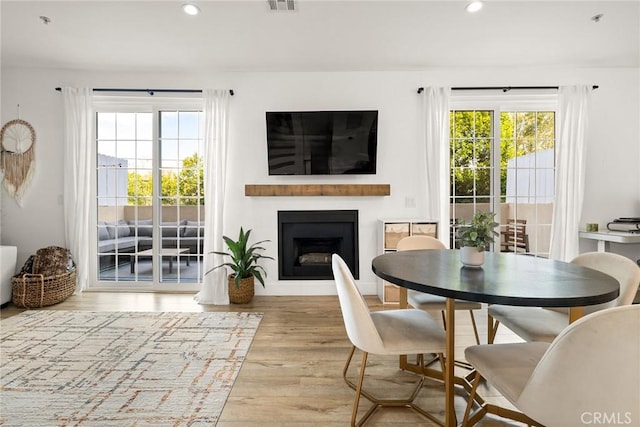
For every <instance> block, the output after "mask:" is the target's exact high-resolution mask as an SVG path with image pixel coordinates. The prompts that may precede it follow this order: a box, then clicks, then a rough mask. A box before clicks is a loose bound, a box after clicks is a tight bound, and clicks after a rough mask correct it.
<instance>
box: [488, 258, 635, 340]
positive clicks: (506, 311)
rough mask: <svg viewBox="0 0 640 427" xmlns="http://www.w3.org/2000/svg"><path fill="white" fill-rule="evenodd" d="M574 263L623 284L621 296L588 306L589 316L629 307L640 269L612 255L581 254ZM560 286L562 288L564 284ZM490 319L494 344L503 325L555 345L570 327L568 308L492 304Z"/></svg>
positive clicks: (586, 311) (531, 338)
mask: <svg viewBox="0 0 640 427" xmlns="http://www.w3.org/2000/svg"><path fill="white" fill-rule="evenodd" d="M571 263H573V264H577V265H581V266H583V267H588V268H591V269H594V270H598V271H600V272H602V273H605V274H608V275H609V276H612V277H614V278H615V279H616V280H618V282H620V295H619V296H618V298H617V299H615V300H613V301H610V302H608V303H604V304H598V305H593V306H587V307H585V308H584V312H585V314H589V313H593V312H595V311H598V310H602V309H603V308H608V307H614V306H622V305H629V304H631V303H632V302H633V298H634V297H635V295H636V292H637V290H638V286H639V285H640V267H638V265H636V263H635V262H633V261H631V260H630V259H629V258H626V257H624V256H622V255H618V254H614V253H611V252H588V253H584V254H582V255H578V256H577V257H576V258H574V259H573V260H572V261H571ZM558 286H562V284H561V283H559V284H558ZM488 312H489V316H491V318H493V320H494V321H495V323H494V325H493V327H492V328H489V334H488V342H489V343H492V342H493V340H494V338H495V335H496V332H497V329H498V326H499V325H500V324H503V325H504V326H506V327H507V328H509V329H510V330H512V331H513V332H514V333H516V334H517V335H518V336H520V337H521V338H522V339H524V340H525V341H543V342H551V341H553V340H554V338H555V337H556V336H558V334H559V333H560V332H561V331H562V330H563V329H564V328H566V327H567V326H568V325H569V310H568V309H567V308H539V307H514V306H506V305H490V306H489V310H488Z"/></svg>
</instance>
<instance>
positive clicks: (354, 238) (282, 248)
mask: <svg viewBox="0 0 640 427" xmlns="http://www.w3.org/2000/svg"><path fill="white" fill-rule="evenodd" d="M334 253H337V254H339V255H340V256H341V257H342V258H343V259H344V260H345V262H346V263H347V265H348V266H349V269H350V270H351V272H352V273H353V276H354V277H355V278H356V279H357V278H359V267H358V211H357V210H322V211H278V278H279V279H280V280H330V279H333V273H332V271H331V254H334Z"/></svg>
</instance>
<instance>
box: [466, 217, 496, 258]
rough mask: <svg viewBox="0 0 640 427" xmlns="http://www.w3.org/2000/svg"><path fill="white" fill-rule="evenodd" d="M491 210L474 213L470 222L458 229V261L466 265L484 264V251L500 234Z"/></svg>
mask: <svg viewBox="0 0 640 427" xmlns="http://www.w3.org/2000/svg"><path fill="white" fill-rule="evenodd" d="M495 216H496V214H495V213H493V212H481V211H478V212H476V213H475V215H474V216H473V218H472V219H471V222H470V223H469V224H467V225H463V226H462V227H460V228H459V229H458V237H459V238H460V261H462V264H464V265H465V266H466V267H480V266H481V265H482V264H484V251H486V250H487V249H489V246H490V245H491V244H492V243H493V242H494V241H495V238H496V237H498V236H499V235H500V234H499V233H498V232H497V231H496V227H497V226H498V223H497V222H495V221H494V218H495Z"/></svg>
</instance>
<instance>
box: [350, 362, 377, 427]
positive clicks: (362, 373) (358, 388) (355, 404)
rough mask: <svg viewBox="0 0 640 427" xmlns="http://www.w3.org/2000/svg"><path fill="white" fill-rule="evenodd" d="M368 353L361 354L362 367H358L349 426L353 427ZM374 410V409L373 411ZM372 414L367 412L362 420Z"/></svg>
mask: <svg viewBox="0 0 640 427" xmlns="http://www.w3.org/2000/svg"><path fill="white" fill-rule="evenodd" d="M368 355H369V353H367V352H366V351H363V352H362V365H360V374H359V375H358V385H357V387H356V396H355V399H354V401H353V410H352V411H351V426H352V427H354V426H355V425H356V417H357V415H358V405H359V404H360V394H361V393H362V382H363V381H364V370H365V368H366V367H367V356H368ZM374 410H375V409H374ZM372 413H373V411H372V410H369V412H367V415H365V417H364V418H363V419H362V422H364V421H365V420H366V419H367V418H369V416H370V415H371V414H372Z"/></svg>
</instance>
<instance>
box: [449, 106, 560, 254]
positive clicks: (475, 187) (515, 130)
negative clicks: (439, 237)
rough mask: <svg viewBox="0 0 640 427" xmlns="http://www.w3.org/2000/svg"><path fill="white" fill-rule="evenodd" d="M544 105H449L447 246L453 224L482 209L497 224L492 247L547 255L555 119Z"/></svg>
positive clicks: (461, 221)
mask: <svg viewBox="0 0 640 427" xmlns="http://www.w3.org/2000/svg"><path fill="white" fill-rule="evenodd" d="M467 104H469V105H474V103H473V102H471V103H467ZM476 104H478V105H481V106H483V107H484V104H487V103H486V102H485V103H482V102H476ZM548 106H549V105H548V103H546V104H545V103H543V105H541V106H540V107H538V108H536V107H535V105H533V106H532V105H526V106H525V107H520V108H517V107H514V106H510V105H508V104H507V105H501V104H499V103H496V104H494V105H488V106H487V107H486V108H478V109H474V108H459V109H454V110H452V111H451V113H450V147H451V158H450V162H451V163H450V167H451V189H450V200H451V218H452V226H451V247H457V246H459V245H458V243H457V241H456V239H455V233H456V230H457V228H458V226H459V225H460V224H461V223H464V222H467V221H469V220H470V219H471V217H472V216H473V214H474V212H476V211H478V210H482V211H493V212H496V214H497V217H496V219H497V221H498V222H499V223H500V224H501V230H500V231H501V241H500V244H499V245H498V244H496V245H495V248H494V250H496V251H505V252H518V253H526V254H530V255H536V256H542V257H547V256H548V255H549V243H550V234H551V216H552V211H553V199H554V185H555V126H556V124H555V111H552V109H550V108H548ZM545 107H547V108H545Z"/></svg>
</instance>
